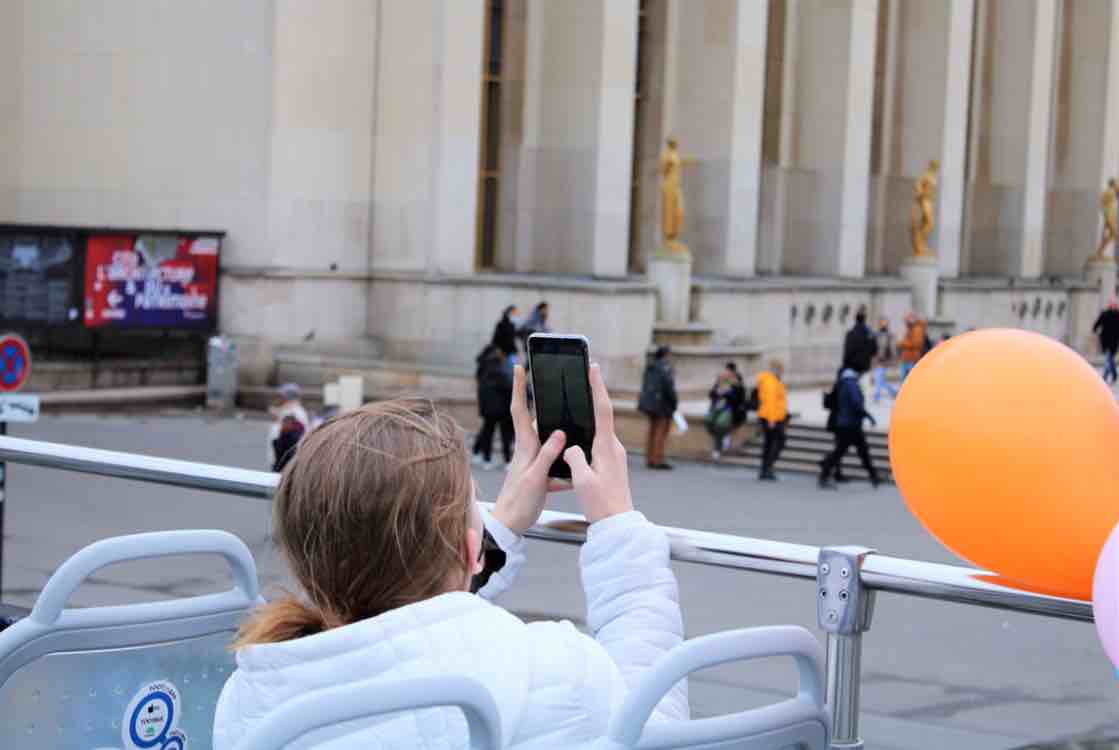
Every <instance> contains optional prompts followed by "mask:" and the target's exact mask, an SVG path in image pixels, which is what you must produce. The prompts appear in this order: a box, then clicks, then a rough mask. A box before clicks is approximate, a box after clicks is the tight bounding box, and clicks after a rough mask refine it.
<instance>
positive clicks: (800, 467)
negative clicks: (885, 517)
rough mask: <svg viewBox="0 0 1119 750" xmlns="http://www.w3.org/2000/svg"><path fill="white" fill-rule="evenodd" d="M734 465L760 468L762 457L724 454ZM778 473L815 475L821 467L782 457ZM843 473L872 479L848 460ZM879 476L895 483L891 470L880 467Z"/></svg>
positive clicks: (857, 478)
mask: <svg viewBox="0 0 1119 750" xmlns="http://www.w3.org/2000/svg"><path fill="white" fill-rule="evenodd" d="M719 463H721V464H727V465H732V466H741V467H743V468H747V469H760V468H761V465H762V462H761V459H760V458H752V457H749V456H724V457H723V459H722V460H721V461H720V462H719ZM775 468H776V471H777V472H778V474H780V473H782V472H785V473H789V474H805V475H812V476H815V475H817V474H819V473H820V467H819V466H818V465H817V464H816V463H815V462H806V461H799V460H791V459H787V458H785V457H783V456H782V457H781V458H779V459H778V460H777V466H776V467H775ZM843 474H844V476H846V477H848V478H849V479H853V480H856V481H860V482H866V481H870V478H869V477H868V476H867V473H866V471H864V470H863V467H862V465H861V464H858V463H856V464H854V465H848V463H847V462H846V461H844V462H843ZM878 478H879V479H881V480H882V482H884V483H891V484H892V483H893V475H891V474H890V473H889V472H886V471H882V470H881V469H879V471H878Z"/></svg>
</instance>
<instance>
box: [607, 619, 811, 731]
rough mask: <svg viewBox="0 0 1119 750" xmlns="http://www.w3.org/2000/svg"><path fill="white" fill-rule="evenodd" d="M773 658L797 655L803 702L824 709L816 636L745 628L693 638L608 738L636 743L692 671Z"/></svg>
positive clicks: (652, 674)
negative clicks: (671, 692)
mask: <svg viewBox="0 0 1119 750" xmlns="http://www.w3.org/2000/svg"><path fill="white" fill-rule="evenodd" d="M771 656H791V657H792V658H793V660H794V661H795V663H796V667H797V672H798V675H799V687H798V690H797V700H798V701H801V702H803V703H805V704H806V705H808V704H811V705H812V706H815V707H816V708H818V709H819V708H823V706H824V684H823V674H824V655H823V650H822V649H821V648H820V644H819V642H818V641H817V640H816V639H815V638H814V637H813V636H812V634H811V633H809V632H808V631H807V630H805V629H804V628H802V627H798V626H794V625H776V626H771V627H763V628H743V629H738V630H727V631H724V632H721V633H713V634H711V635H705V636H700V637H699V638H692V639H690V640H688V641H685V642H684V643H681V644H680V645H679V646H677V647H676V648H674V649H672V650H671V651H669V652H668V653H667V654H665V655H664V656H662V657H661V658H660V659H659V660H657V662H656V663H655V664H654V665H653V666H652V667H650V669H649V672H648V673H647V674H646V675H645V676H644V678H643V679H642V681H641V684H640V685H638V686H637V689H636V690H634V691H633V692H632V693H630V694H629V695H628V696H627V698H626V700H625V703H623V704H622V707H621V709H620V710H619V711H618V713H617V714H615V715H614V717H613V718H612V719H611V721H610V728H609V730H608V733H607V734H608V736H609V738H610V740H611V741H614V742H617V743H619V744H621V745H622V746H623V747H630V746H632V745H635V744H636V743H637V741H638V740H639V739H640V737H641V732H642V730H643V729H644V728H645V724H646V722H647V721H648V720H649V717H650V716H651V715H652V713H653V709H654V708H655V707H656V705H657V703H659V702H660V700H661V698H663V697H664V696H665V694H666V693H668V691H669V690H671V689H672V687H673V685H675V684H676V683H677V682H679V681H680V680H682V679H684V678H685V677H687V676H688V675H689V674H691V673H692V672H696V671H699V670H701V669H706V668H708V667H714V666H717V665H719V664H726V663H727V662H733V661H747V660H750V659H762V658H766V657H771Z"/></svg>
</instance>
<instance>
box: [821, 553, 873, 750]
mask: <svg viewBox="0 0 1119 750" xmlns="http://www.w3.org/2000/svg"><path fill="white" fill-rule="evenodd" d="M873 552H874V550H872V549H869V548H867V547H823V548H821V549H820V556H819V559H818V560H817V563H816V615H817V620H818V622H819V625H820V629H821V630H823V631H824V632H826V633H827V636H828V660H827V670H828V673H827V702H828V710H829V711H830V713H831V722H832V726H831V731H832V740H831V746H832V749H833V750H841V749H842V750H861V748H862V747H863V741H862V738H861V737H859V688H860V686H861V682H860V675H861V670H862V655H863V633H865V632H866V631H867V630H869V629H870V618H871V615H872V613H873V611H874V592H873V591H871V590H870V589H867V588H864V587H863V585H862V580H861V578H860V577H859V576H860V572H861V571H862V567H863V561H864V560H865V559H866V556H867V555H869V554H871V553H873Z"/></svg>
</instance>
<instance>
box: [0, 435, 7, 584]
mask: <svg viewBox="0 0 1119 750" xmlns="http://www.w3.org/2000/svg"><path fill="white" fill-rule="evenodd" d="M7 434H8V423H7V422H0V437H4V436H5V435H7ZM7 483H8V466H7V464H5V463H4V462H3V461H0V601H3V598H4V511H5V508H6V507H7V503H6V502H5V499H6V498H5V494H6V489H5V487H6V485H7Z"/></svg>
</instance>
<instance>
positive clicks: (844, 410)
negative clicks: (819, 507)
mask: <svg viewBox="0 0 1119 750" xmlns="http://www.w3.org/2000/svg"><path fill="white" fill-rule="evenodd" d="M843 364H844V367H843V371H842V372H841V373H840V374H839V380H838V382H837V383H836V388H835V392H836V412H835V449H834V450H832V452H831V453H829V454H828V455H827V457H825V458H824V460H823V461H822V462H821V463H820V475H819V477H818V479H817V483H818V484H819V486H820V487H821V488H822V489H826V488H833V487H835V485H834V484H833V483H832V481H831V473H832V471H833V470H834V469H835V467H836V466H838V465H839V463H840V461H842V460H843V457H844V456H845V455H847V450H848V449H849V448H851V447H852V446H854V448H855V450H856V451H858V454H859V459H861V460H862V462H863V467H864V468H865V469H866V473H867V474H868V475H869V476H870V483H871V484H872V485H873V486H875V487H877V486H878V484H879V480H878V471H877V470H876V469H875V468H874V461H873V459H872V458H871V456H870V447H869V446H868V445H867V442H866V433H865V432H863V421H864V420H867V419H869V420H870V422H871V424H877V422H876V421H875V419H874V415H872V414H871V413H870V412H868V411H867V410H866V402H865V400H864V398H863V391H862V388H860V387H859V375H861V373H860V372H859V371H858V370H857V369H855V368H854V367H853V365H854V364H855V363H854V362H850V361H848V362H844V363H843Z"/></svg>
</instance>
